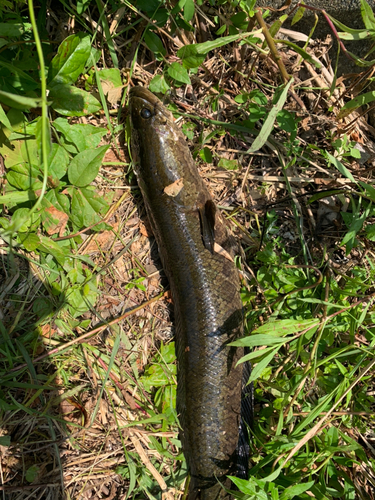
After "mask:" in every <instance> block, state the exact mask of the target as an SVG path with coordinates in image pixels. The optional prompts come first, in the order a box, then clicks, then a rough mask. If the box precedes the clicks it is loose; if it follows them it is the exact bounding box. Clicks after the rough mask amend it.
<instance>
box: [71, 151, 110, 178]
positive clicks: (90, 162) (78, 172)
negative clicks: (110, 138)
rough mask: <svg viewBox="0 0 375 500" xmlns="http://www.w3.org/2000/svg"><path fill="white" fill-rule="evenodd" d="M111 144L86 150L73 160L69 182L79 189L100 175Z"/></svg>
mask: <svg viewBox="0 0 375 500" xmlns="http://www.w3.org/2000/svg"><path fill="white" fill-rule="evenodd" d="M108 148H109V144H108V145H106V146H101V147H100V148H96V149H86V150H85V151H82V152H81V153H78V154H77V156H75V157H74V158H73V160H72V161H71V163H70V165H69V167H68V177H69V182H70V183H71V184H73V185H75V186H78V187H85V186H88V185H89V184H90V182H92V181H93V180H94V179H95V177H96V176H97V175H98V172H99V168H100V165H101V163H102V161H103V158H104V155H105V153H106V151H107V150H108Z"/></svg>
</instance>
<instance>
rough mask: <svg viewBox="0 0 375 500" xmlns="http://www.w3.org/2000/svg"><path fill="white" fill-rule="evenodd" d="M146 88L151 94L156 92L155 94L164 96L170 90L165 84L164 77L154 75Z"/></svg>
mask: <svg viewBox="0 0 375 500" xmlns="http://www.w3.org/2000/svg"><path fill="white" fill-rule="evenodd" d="M148 88H149V89H150V90H151V92H156V93H157V94H165V93H166V92H168V90H169V89H170V86H169V85H168V83H167V82H166V80H165V78H164V75H155V76H154V78H153V79H152V80H151V82H150V85H149V86H148Z"/></svg>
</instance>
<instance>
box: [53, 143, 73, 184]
mask: <svg viewBox="0 0 375 500" xmlns="http://www.w3.org/2000/svg"><path fill="white" fill-rule="evenodd" d="M68 164H69V155H68V153H67V152H66V151H65V149H64V148H63V147H62V146H60V144H56V143H54V144H52V148H51V152H50V155H49V158H48V174H49V175H51V176H52V177H53V178H54V179H61V178H62V177H64V175H65V174H66V172H67V169H68Z"/></svg>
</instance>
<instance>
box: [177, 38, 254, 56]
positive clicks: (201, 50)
mask: <svg viewBox="0 0 375 500" xmlns="http://www.w3.org/2000/svg"><path fill="white" fill-rule="evenodd" d="M252 35H253V33H242V34H238V35H230V36H223V37H221V38H216V40H212V41H209V42H204V43H196V44H194V45H185V46H184V47H181V49H179V50H178V52H177V56H178V57H180V58H181V59H184V54H185V53H188V52H190V50H194V52H195V54H204V55H206V54H207V53H208V52H210V51H211V50H214V49H218V48H219V47H223V46H224V45H228V43H232V42H235V41H237V40H239V39H243V38H246V37H248V36H252ZM190 54H192V53H190Z"/></svg>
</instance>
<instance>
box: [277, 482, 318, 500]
mask: <svg viewBox="0 0 375 500" xmlns="http://www.w3.org/2000/svg"><path fill="white" fill-rule="evenodd" d="M314 484H315V481H309V482H308V483H301V484H294V485H293V486H289V488H286V490H284V491H283V492H282V494H281V497H280V500H289V498H294V497H295V496H298V495H301V494H302V493H305V491H307V490H309V489H310V488H311V487H312V486H314Z"/></svg>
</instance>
